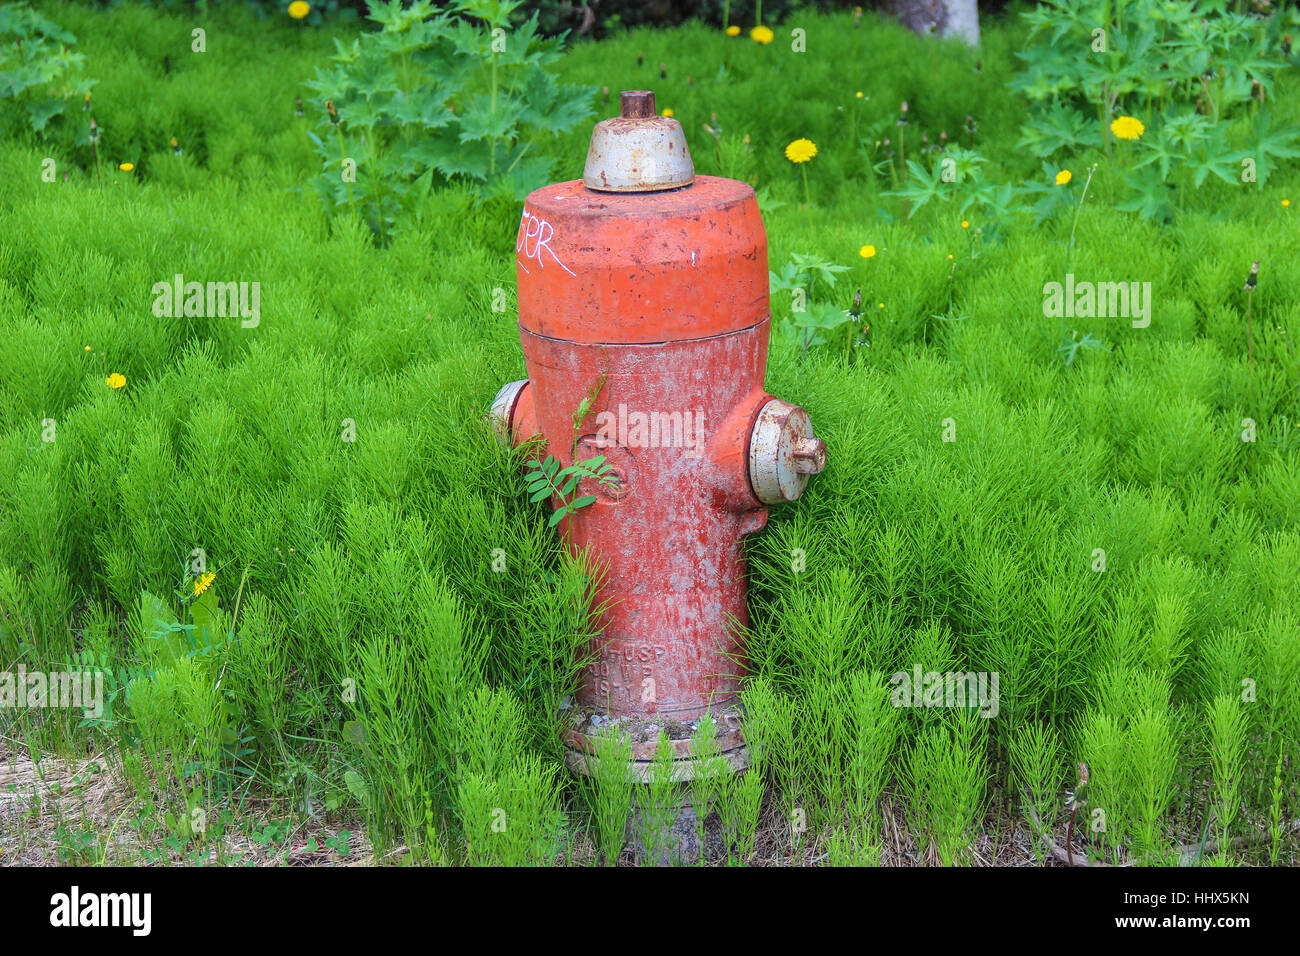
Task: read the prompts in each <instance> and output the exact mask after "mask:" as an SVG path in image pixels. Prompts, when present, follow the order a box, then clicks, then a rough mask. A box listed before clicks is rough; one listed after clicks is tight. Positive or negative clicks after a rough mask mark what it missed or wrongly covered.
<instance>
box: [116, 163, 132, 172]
mask: <svg viewBox="0 0 1300 956" xmlns="http://www.w3.org/2000/svg"><path fill="white" fill-rule="evenodd" d="M117 168H118V169H120V170H122V172H124V173H129V172H130V171H131V170H133V169H135V163H119V164H118V167H117Z"/></svg>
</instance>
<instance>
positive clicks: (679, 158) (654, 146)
mask: <svg viewBox="0 0 1300 956" xmlns="http://www.w3.org/2000/svg"><path fill="white" fill-rule="evenodd" d="M619 107H620V109H619V113H620V115H618V116H616V117H614V118H612V119H607V120H601V121H600V122H599V123H597V124H596V128H595V129H593V130H592V131H591V147H590V148H589V149H588V150H587V165H586V167H585V168H584V169H583V171H582V183H583V185H584V186H586V187H587V188H588V189H595V190H598V191H600V192H607V193H648V192H655V191H658V190H661V189H680V188H681V187H682V186H689V185H690V184H691V183H693V182H695V164H694V163H693V162H691V151H690V149H689V148H688V147H687V145H686V133H685V132H683V130H682V124H681V123H679V122H677V120H675V119H671V118H670V117H667V116H658V115H656V114H655V95H654V93H653V92H651V91H650V90H626V91H624V92H623V93H620V94H619Z"/></svg>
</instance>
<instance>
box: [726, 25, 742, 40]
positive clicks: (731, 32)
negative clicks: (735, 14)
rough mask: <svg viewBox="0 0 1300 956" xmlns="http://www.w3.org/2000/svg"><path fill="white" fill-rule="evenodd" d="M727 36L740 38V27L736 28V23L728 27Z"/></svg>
mask: <svg viewBox="0 0 1300 956" xmlns="http://www.w3.org/2000/svg"><path fill="white" fill-rule="evenodd" d="M727 36H729V37H738V36H740V27H738V26H736V25H735V24H734V23H733V24H732V25H731V26H729V27H727Z"/></svg>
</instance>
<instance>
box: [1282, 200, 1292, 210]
mask: <svg viewBox="0 0 1300 956" xmlns="http://www.w3.org/2000/svg"><path fill="white" fill-rule="evenodd" d="M1289 205H1291V200H1289V199H1283V200H1282V208H1283V209H1285V208H1286V207H1287V206H1289Z"/></svg>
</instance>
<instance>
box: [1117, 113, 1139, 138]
mask: <svg viewBox="0 0 1300 956" xmlns="http://www.w3.org/2000/svg"><path fill="white" fill-rule="evenodd" d="M1146 129H1147V128H1146V127H1145V126H1143V125H1142V121H1141V120H1140V119H1135V118H1134V117H1132V116H1121V117H1119V118H1118V119H1116V120H1115V122H1113V123H1111V124H1110V131H1111V132H1112V133H1114V134H1115V136H1116V137H1117V138H1119V139H1137V138H1138V137H1139V136H1141V135H1142V134H1143V133H1145V132H1146Z"/></svg>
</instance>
